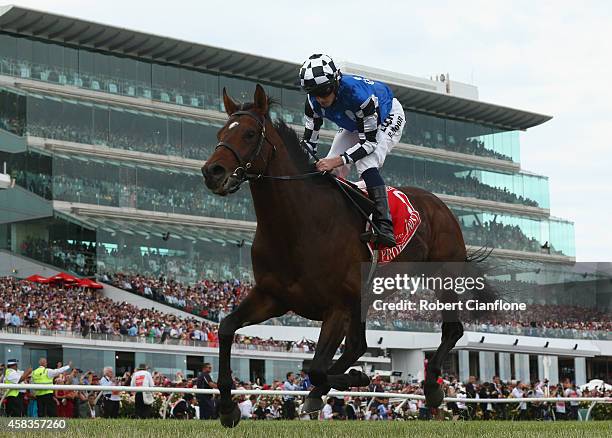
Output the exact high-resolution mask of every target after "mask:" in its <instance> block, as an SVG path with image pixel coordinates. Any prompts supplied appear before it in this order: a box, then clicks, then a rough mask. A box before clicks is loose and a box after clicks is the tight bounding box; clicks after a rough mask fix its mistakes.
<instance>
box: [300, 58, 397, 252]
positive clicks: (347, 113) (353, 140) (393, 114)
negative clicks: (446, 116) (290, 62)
mask: <svg viewBox="0 0 612 438" xmlns="http://www.w3.org/2000/svg"><path fill="white" fill-rule="evenodd" d="M300 85H301V86H302V89H303V90H304V91H306V93H308V95H307V96H306V108H305V115H304V125H305V128H304V137H303V142H304V143H305V144H306V146H307V147H309V148H310V149H311V150H312V151H313V152H314V153H316V150H317V142H318V140H319V129H321V125H322V124H323V118H327V119H329V120H331V121H332V122H334V123H335V124H336V125H338V126H339V127H340V129H339V130H338V132H337V133H336V136H335V137H334V141H333V143H332V146H331V149H330V151H329V154H327V157H326V158H323V159H321V160H319V161H318V162H317V169H318V170H319V171H321V172H324V171H332V170H333V169H336V168H340V169H338V170H336V171H335V172H336V174H338V175H339V176H342V177H346V176H347V175H348V171H349V167H350V165H352V164H353V163H355V166H356V167H357V172H358V173H359V177H360V178H361V179H363V181H364V182H365V184H366V187H367V189H368V195H369V197H370V199H371V200H372V201H374V203H375V211H374V215H373V222H374V223H375V224H376V226H377V227H378V229H379V230H380V234H379V235H377V236H376V237H375V240H374V243H376V244H378V245H381V246H383V247H394V246H396V242H395V237H394V233H393V223H392V221H391V214H390V212H389V203H388V200H387V190H386V188H385V182H384V181H383V179H382V177H381V176H380V172H379V170H378V169H380V168H381V167H382V165H383V163H384V162H385V157H386V156H387V154H388V153H389V152H390V151H391V149H393V147H394V146H395V145H396V144H397V143H398V142H399V140H400V138H401V136H402V131H403V129H404V124H405V121H406V120H405V119H406V117H405V115H404V110H403V109H402V105H401V104H400V103H399V101H398V100H397V99H395V98H394V97H393V92H392V91H391V89H390V88H389V87H388V86H387V85H385V84H383V83H381V82H375V81H372V80H370V79H366V78H363V77H361V76H354V75H346V76H344V75H342V74H341V73H340V70H338V69H337V68H336V66H335V65H334V61H333V60H332V59H331V58H330V57H329V56H327V55H321V54H315V55H312V56H311V57H310V58H308V59H307V60H306V61H305V62H304V64H303V65H302V68H301V69H300Z"/></svg>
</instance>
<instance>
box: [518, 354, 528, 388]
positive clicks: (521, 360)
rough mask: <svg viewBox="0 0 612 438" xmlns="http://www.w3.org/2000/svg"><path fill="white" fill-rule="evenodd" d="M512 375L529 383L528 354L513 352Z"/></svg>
mask: <svg viewBox="0 0 612 438" xmlns="http://www.w3.org/2000/svg"><path fill="white" fill-rule="evenodd" d="M514 376H515V378H516V380H520V381H521V382H524V383H529V382H530V379H531V377H530V376H529V355H528V354H520V353H515V354H514Z"/></svg>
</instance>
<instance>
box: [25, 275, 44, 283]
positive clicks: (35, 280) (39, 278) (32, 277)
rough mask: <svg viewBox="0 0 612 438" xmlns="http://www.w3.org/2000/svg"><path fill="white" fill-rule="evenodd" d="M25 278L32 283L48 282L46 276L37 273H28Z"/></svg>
mask: <svg viewBox="0 0 612 438" xmlns="http://www.w3.org/2000/svg"><path fill="white" fill-rule="evenodd" d="M26 280H27V281H31V282H33V283H49V279H48V278H45V277H43V276H42V275H38V274H34V275H30V276H29V277H28V278H26Z"/></svg>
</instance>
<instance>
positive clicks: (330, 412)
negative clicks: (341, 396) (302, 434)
mask: <svg viewBox="0 0 612 438" xmlns="http://www.w3.org/2000/svg"><path fill="white" fill-rule="evenodd" d="M335 401H336V399H335V397H328V398H327V402H326V403H325V406H323V409H322V410H321V420H332V419H334V418H335V417H337V416H338V413H337V412H334V403H335Z"/></svg>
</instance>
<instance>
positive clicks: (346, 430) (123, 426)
mask: <svg viewBox="0 0 612 438" xmlns="http://www.w3.org/2000/svg"><path fill="white" fill-rule="evenodd" d="M11 435H13V436H17V437H28V436H41V435H43V433H42V432H34V431H28V432H24V431H21V432H17V433H9V432H8V430H7V429H6V425H5V424H3V429H2V430H0V436H11ZM44 435H45V436H48V435H49V433H48V432H46V433H44ZM52 435H53V436H57V437H87V438H94V437H104V438H113V437H155V438H162V437H172V438H184V437H192V436H193V437H206V438H208V437H266V438H284V437H294V436H295V437H311V438H323V437H368V438H374V437H415V438H426V437H452V438H464V437H466V436H477V437H494V438H502V437H528V436H533V437H545V436H551V437H553V436H554V437H556V438H560V437H572V438H573V437H580V436H585V437H603V436H606V437H610V436H612V421H598V422H595V421H592V422H556V423H552V422H509V421H503V422H501V421H486V422H485V421H474V422H452V421H446V422H441V421H406V422H403V421H371V422H367V421H355V422H352V421H329V422H322V421H243V422H241V423H240V424H239V425H238V426H237V427H236V428H234V429H224V428H222V427H221V426H220V424H219V423H218V422H217V421H199V420H190V421H180V420H105V419H96V420H72V421H70V422H69V424H68V430H67V431H63V432H58V433H55V434H52Z"/></svg>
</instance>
